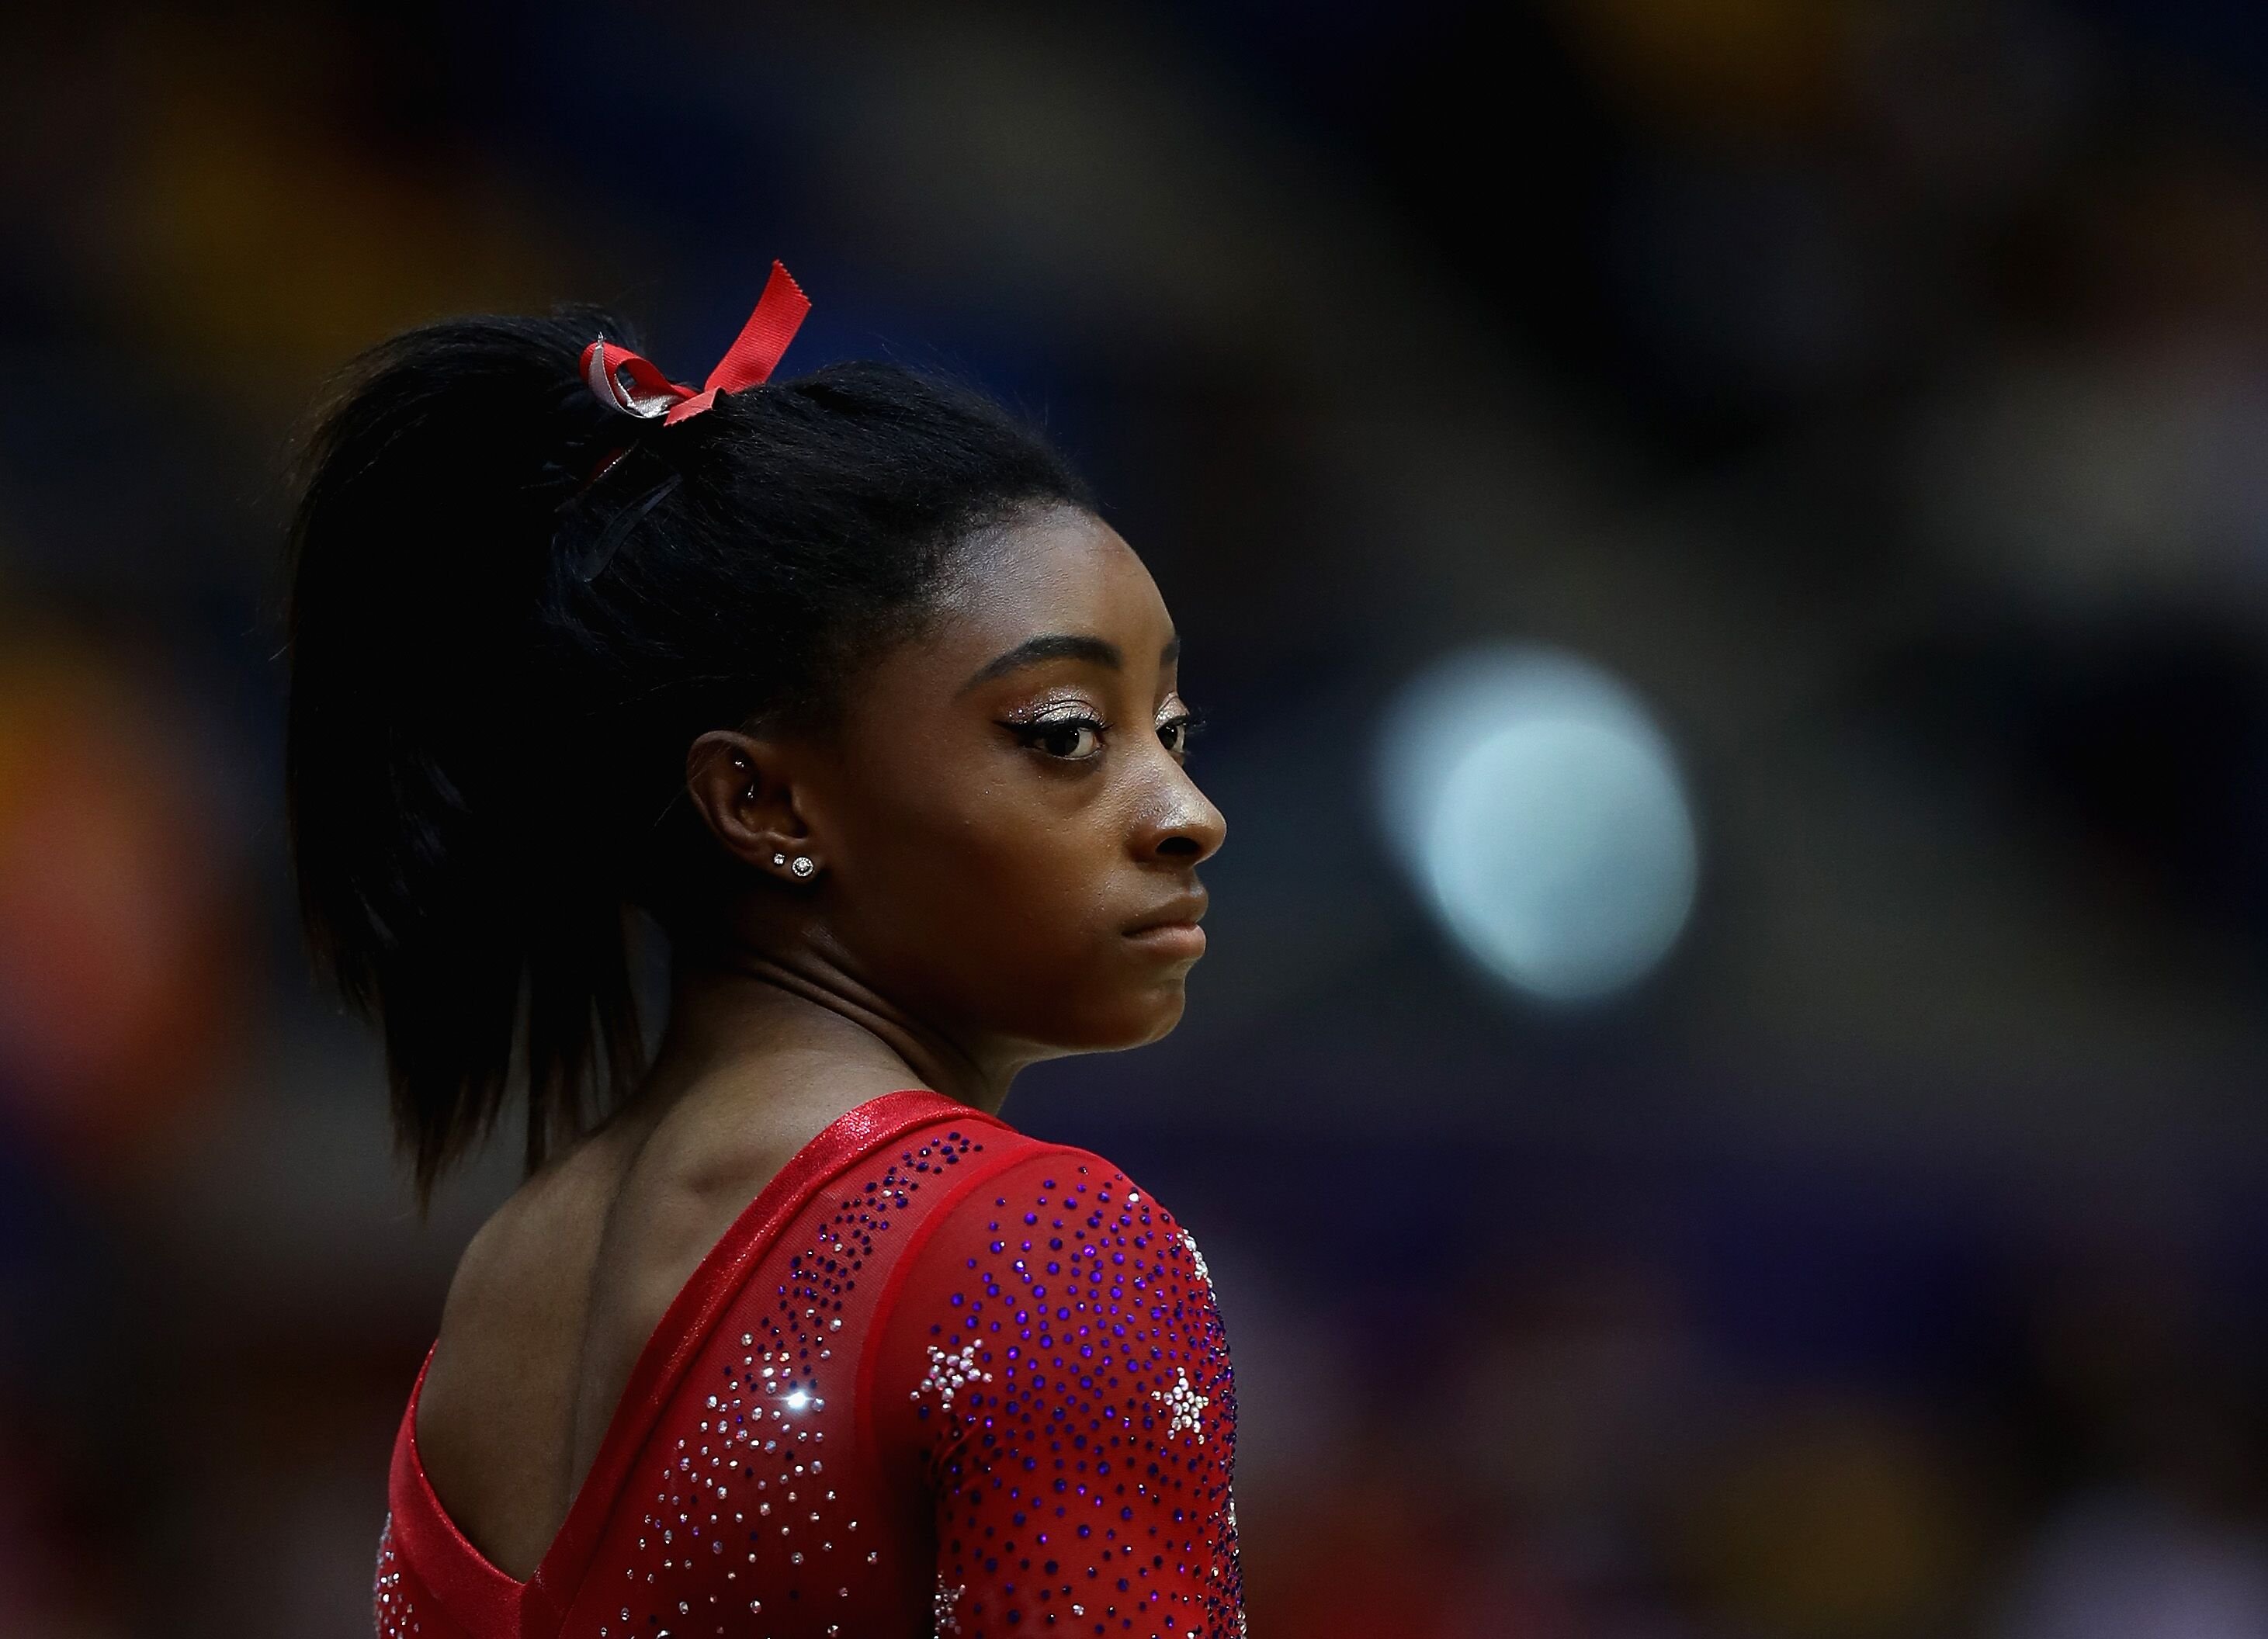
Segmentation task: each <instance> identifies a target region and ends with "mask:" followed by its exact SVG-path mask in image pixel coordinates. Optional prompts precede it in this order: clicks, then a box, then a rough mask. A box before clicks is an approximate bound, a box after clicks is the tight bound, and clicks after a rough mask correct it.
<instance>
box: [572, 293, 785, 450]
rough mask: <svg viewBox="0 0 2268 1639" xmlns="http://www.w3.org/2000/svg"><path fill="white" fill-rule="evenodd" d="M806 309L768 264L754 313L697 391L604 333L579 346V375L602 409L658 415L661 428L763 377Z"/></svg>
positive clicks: (648, 418) (770, 369)
mask: <svg viewBox="0 0 2268 1639" xmlns="http://www.w3.org/2000/svg"><path fill="white" fill-rule="evenodd" d="M810 311H811V298H809V297H807V296H806V295H805V294H804V293H803V287H802V286H801V285H799V284H798V283H796V282H795V279H794V277H793V276H792V275H790V274H789V272H788V270H787V269H786V268H783V267H782V266H780V264H779V263H777V262H774V263H772V276H771V277H770V278H769V279H767V280H765V281H764V293H763V294H762V296H760V297H758V298H756V310H755V312H752V313H750V314H749V315H748V322H747V323H746V324H744V325H742V326H741V327H740V336H739V337H738V338H737V339H736V340H735V341H734V342H733V345H732V346H730V347H729V348H726V349H725V356H724V357H722V358H720V359H718V361H717V368H716V369H714V370H712V371H710V372H709V379H708V380H706V381H704V382H703V383H702V384H701V391H700V392H698V393H696V392H695V391H694V390H693V389H692V388H691V387H689V386H685V385H684V384H683V383H681V382H676V381H672V380H671V379H669V378H668V377H666V376H665V375H663V374H662V373H661V371H659V370H656V369H655V368H654V367H653V366H652V364H648V363H647V362H646V361H645V360H644V359H643V358H641V357H639V356H638V355H637V354H636V353H633V352H631V351H630V349H628V348H626V347H616V346H615V344H614V343H613V342H609V341H607V340H606V339H605V338H604V337H601V338H600V340H598V341H596V342H592V343H591V345H590V346H588V347H586V348H585V349H583V379H584V381H585V382H586V383H587V384H589V386H590V389H591V391H592V393H593V394H594V395H596V396H597V398H598V400H599V401H600V403H602V404H604V405H606V406H607V407H608V408H610V409H617V410H620V411H622V414H624V415H637V416H641V417H643V418H644V419H646V420H652V418H653V417H654V416H656V415H659V416H660V417H661V423H662V425H663V426H665V427H669V426H674V425H676V423H679V422H681V421H683V420H684V419H685V418H686V417H687V416H689V415H699V414H700V413H701V412H702V411H703V410H705V409H707V408H709V407H710V406H711V405H712V404H714V403H715V402H716V401H717V395H718V393H738V392H739V391H740V389H741V388H743V387H753V386H756V385H757V384H758V383H759V382H762V381H765V380H768V379H770V376H771V373H772V366H773V365H775V364H778V363H779V361H780V355H781V354H783V353H784V352H786V351H787V344H788V343H789V342H792V341H793V340H794V339H795V333H796V328H797V327H798V326H799V325H801V324H802V323H803V316H804V314H806V313H807V312H810Z"/></svg>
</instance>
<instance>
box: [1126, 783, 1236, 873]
mask: <svg viewBox="0 0 2268 1639" xmlns="http://www.w3.org/2000/svg"><path fill="white" fill-rule="evenodd" d="M1157 813H1158V817H1157V819H1156V820H1153V821H1152V822H1151V823H1150V824H1149V825H1147V826H1145V827H1144V829H1143V833H1142V834H1141V835H1140V836H1139V837H1138V839H1137V849H1138V852H1139V853H1140V854H1141V855H1142V856H1143V857H1145V859H1152V860H1155V861H1157V862H1158V863H1159V864H1168V865H1174V866H1176V867H1181V868H1184V869H1186V868H1187V867H1189V866H1191V865H1197V864H1203V863H1204V861H1206V860H1208V859H1211V857H1212V856H1214V855H1215V854H1217V853H1219V851H1220V845H1221V843H1222V842H1224V841H1226V839H1227V836H1228V821H1227V820H1224V819H1223V818H1222V817H1221V812H1220V810H1219V809H1218V808H1216V807H1214V806H1213V805H1212V804H1211V801H1210V800H1209V799H1208V798H1207V797H1206V796H1205V794H1204V792H1203V791H1201V790H1198V789H1197V783H1196V782H1195V781H1193V780H1191V779H1190V778H1189V775H1187V774H1186V773H1184V772H1182V768H1181V767H1180V765H1178V764H1175V765H1174V771H1173V779H1172V782H1171V783H1170V784H1169V785H1168V787H1167V790H1165V791H1163V792H1161V793H1160V801H1159V804H1158V808H1157Z"/></svg>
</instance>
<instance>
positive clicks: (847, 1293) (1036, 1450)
mask: <svg viewBox="0 0 2268 1639" xmlns="http://www.w3.org/2000/svg"><path fill="white" fill-rule="evenodd" d="M420 1381H421V1383H422V1381H423V1378H422V1375H421V1378H420ZM1234 1448H1235V1395H1234V1391H1233V1386H1232V1384H1231V1380H1230V1373H1229V1363H1228V1350H1227V1345H1226V1341H1225V1339H1224V1338H1223V1336H1222V1333H1221V1327H1220V1319H1219V1311H1218V1309H1217V1308H1216V1306H1215V1305H1214V1302H1213V1295H1212V1289H1211V1278H1210V1276H1209V1275H1208V1273H1207V1271H1206V1269H1205V1266H1204V1258H1203V1257H1202V1256H1201V1255H1200V1254H1199V1253H1198V1252H1197V1244H1196V1242H1195V1241H1194V1240H1193V1239H1191V1238H1189V1235H1188V1234H1187V1233H1186V1232H1184V1231H1182V1229H1181V1228H1180V1227H1179V1226H1178V1225H1177V1224H1175V1222H1174V1220H1173V1218H1172V1216H1170V1215H1169V1214H1167V1212H1166V1211H1165V1209H1163V1208H1162V1207H1160V1205H1159V1204H1158V1203H1157V1202H1153V1201H1152V1200H1151V1199H1150V1198H1149V1197H1148V1196H1147V1195H1145V1194H1143V1193H1142V1192H1141V1191H1140V1190H1139V1189H1138V1188H1137V1187H1135V1186H1134V1185H1133V1184H1131V1183H1130V1181H1129V1180H1127V1179H1126V1178H1125V1176H1124V1175H1123V1174H1122V1173H1120V1172H1118V1171H1117V1170H1116V1169H1115V1168H1114V1167H1112V1166H1111V1165H1109V1164H1108V1162H1105V1161H1102V1160H1101V1159H1100V1158H1096V1157H1094V1156H1093V1155H1089V1154H1087V1153H1086V1152H1084V1151H1081V1150H1070V1149H1064V1148H1062V1147H1059V1146H1055V1145H1049V1144H1042V1143H1037V1142H1035V1141H1034V1140H1032V1139H1029V1138H1027V1137H1025V1136H1022V1135H1020V1134H1019V1133H1017V1132H1015V1131H1014V1130H1013V1129H1012V1128H1008V1127H1006V1126H1005V1125H1004V1124H1002V1123H1000V1122H998V1121H994V1120H992V1119H990V1118H989V1117H985V1116H981V1115H976V1114H973V1113H970V1112H969V1111H968V1110H966V1109H964V1108H962V1107H961V1106H958V1105H954V1104H953V1103H951V1102H950V1101H948V1100H946V1099H941V1098H939V1097H938V1096H937V1095H935V1094H932V1093H894V1094H892V1095H890V1096H889V1097H887V1098H885V1099H876V1100H873V1102H871V1103H869V1104H866V1105H863V1106H859V1108H858V1109H857V1110H854V1111H852V1112H851V1113H850V1114H848V1115H846V1116H844V1117H843V1118H842V1120H840V1121H836V1123H834V1125H832V1126H830V1127H829V1128H828V1129H827V1131H826V1132H824V1133H822V1134H821V1135H820V1136H819V1137H818V1138H816V1139H814V1141H813V1142H812V1143H811V1144H809V1145H807V1146H806V1148H805V1149H804V1150H802V1151H801V1152H799V1155H798V1156H797V1157H796V1158H795V1160H794V1161H793V1162H792V1163H791V1164H790V1165H788V1167H787V1168H786V1169H784V1171H783V1172H782V1173H781V1175H780V1176H779V1178H778V1179H777V1180H774V1181H773V1182H772V1184H771V1185H770V1186H769V1187H767V1188H766V1189H765V1190H764V1192H763V1194H762V1195H760V1196H759V1197H758V1198H757V1199H756V1201H755V1202H754V1203H753V1204H752V1205H751V1206H750V1207H749V1208H748V1209H747V1212H745V1213H743V1214H742V1215H741V1216H740V1220H739V1221H738V1222H736V1223H735V1224H734V1225H733V1229H732V1230H731V1231H728V1232H727V1233H726V1235H725V1237H724V1238H723V1239H722V1240H720V1241H719V1242H718V1245H717V1246H716V1247H715V1249H713V1250H712V1251H711V1253H710V1255H709V1256H708V1257H707V1258H706V1259H705V1260H703V1263H702V1265H701V1267H700V1268H699V1269H698V1270H696V1272H695V1274H694V1275H693V1277H692V1279H691V1280H689V1282H688V1283H686V1286H685V1289H684V1290H683V1291H681V1293H680V1294H679V1296H678V1297H677V1299H676V1301H675V1302H674V1303H673V1304H672V1305H671V1307H670V1310H669V1312H668V1313H667V1314H666V1315H665V1316H664V1317H663V1319H662V1322H661V1324H660V1326H659V1327H657V1328H656V1331H655V1333H654V1336H653V1338H652V1341H650V1342H649V1343H648V1345H647V1347H646V1349H645V1351H644V1354H643V1355H642V1356H640V1359H639V1361H638V1363H637V1368H636V1369H635V1370H634V1371H633V1372H632V1374H631V1377H630V1384H629V1385H628V1387H627V1389H626V1390H625V1392H624V1394H623V1399H622V1405H621V1407H620V1408H619V1409H618V1410H617V1412H616V1414H615V1420H614V1422H613V1424H612V1425H611V1426H610V1427H609V1429H608V1433H607V1436H606V1438H605V1440H604V1442H603V1443H602V1444H601V1446H600V1452H599V1455H598V1458H597V1459H596V1460H595V1461H594V1463H593V1466H592V1470H591V1473H590V1475H589V1477H588V1478H587V1479H586V1480H585V1482H584V1486H583V1488H582V1490H581V1492H580V1493H579V1494H578V1496H577V1498H576V1501H575V1503H574V1505H573V1507H572V1509H571V1511H570V1513H569V1515H568V1518H567V1521H566V1524H565V1525H564V1526H563V1528H562V1529H561V1532H560V1533H559V1537H558V1539H557V1540H556V1542H555V1543H554V1544H553V1545H552V1547H551V1548H550V1549H549V1551H548V1552H547V1553H546V1554H545V1556H544V1559H543V1562H542V1563H541V1566H539V1567H538V1569H537V1570H536V1572H535V1574H534V1576H533V1577H530V1578H529V1580H528V1581H527V1582H526V1583H520V1582H517V1581H514V1580H513V1579H512V1578H511V1577H507V1576H505V1575H504V1573H503V1572H502V1571H500V1570H498V1569H496V1568H495V1567H493V1566H491V1565H490V1564H489V1563H488V1562H487V1561H486V1560H484V1559H483V1558H482V1556H481V1555H480V1554H479V1553H478V1551H477V1550H476V1549H475V1548H474V1547H472V1546H471V1544H469V1543H468V1542H467V1541H466V1540H465V1539H464V1538H463V1537H462V1535H461V1534H460V1533H459V1532H458V1531H457V1530H456V1528H455V1526H454V1525H452V1524H451V1523H450V1521H449V1518H448V1516H447V1514H446V1511H445V1510H444V1509H443V1508H442V1506H441V1504H440V1503H439V1500H438V1498H437V1497H436V1496H434V1494H433V1492H432V1489H431V1486H430V1485H429V1484H428V1483H427V1482H426V1480H425V1477H424V1474H423V1468H422V1466H421V1465H420V1464H419V1462H418V1459H417V1452H416V1393H415V1391H413V1392H412V1394H411V1397H410V1402H409V1407H408V1409H407V1410H406V1411H405V1412H404V1414H403V1417H402V1422H401V1431H400V1433H399V1435H398V1436H397V1437H396V1440H395V1446H394V1471H393V1480H392V1484H391V1487H390V1501H391V1506H392V1511H391V1514H390V1516H389V1518H388V1522H387V1527H386V1530H385V1532H384V1533H383V1535H382V1537H381V1540H380V1544H379V1566H378V1587H377V1595H376V1598H377V1627H378V1632H379V1636H380V1639H404V1636H408V1635H417V1636H418V1639H507V1636H509V1639H552V1635H572V1636H573V1639H659V1636H660V1635H671V1636H672V1639H692V1636H694V1635H733V1636H736V1639H737V1636H740V1635H748V1636H756V1635H776V1636H777V1639H792V1636H801V1635H842V1636H845V1639H897V1636H899V1635H906V1636H917V1635H931V1634H933V1633H934V1634H939V1635H962V1636H964V1639H977V1636H978V1635H1033V1634H1063V1635H1093V1636H1094V1639H1117V1636H1121V1635H1130V1636H1136V1639H1150V1636H1152V1635H1174V1636H1175V1639H1185V1636H1187V1635H1198V1636H1200V1639H1219V1636H1220V1635H1236V1634H1240V1633H1241V1632H1242V1630H1243V1617H1242V1607H1241V1595H1240V1590H1239V1585H1238V1577H1237V1562H1236V1530H1235V1509H1234V1504H1233V1502H1232V1500H1231V1496H1230V1478H1231V1470H1232V1467H1233V1455H1234Z"/></svg>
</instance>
